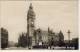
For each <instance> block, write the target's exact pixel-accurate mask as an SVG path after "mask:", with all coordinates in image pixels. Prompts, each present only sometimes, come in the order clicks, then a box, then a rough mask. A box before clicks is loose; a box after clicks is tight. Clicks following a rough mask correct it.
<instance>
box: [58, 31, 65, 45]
mask: <svg viewBox="0 0 80 52" xmlns="http://www.w3.org/2000/svg"><path fill="white" fill-rule="evenodd" d="M63 45H64V35H63V33H62V31H60V32H59V46H63Z"/></svg>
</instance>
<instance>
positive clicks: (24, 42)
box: [18, 33, 27, 47]
mask: <svg viewBox="0 0 80 52" xmlns="http://www.w3.org/2000/svg"><path fill="white" fill-rule="evenodd" d="M25 35H26V34H24V33H22V34H21V35H20V36H19V38H18V45H19V46H21V47H26V46H27V37H26V36H25Z"/></svg>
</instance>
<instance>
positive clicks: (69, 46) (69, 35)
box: [67, 30, 71, 48]
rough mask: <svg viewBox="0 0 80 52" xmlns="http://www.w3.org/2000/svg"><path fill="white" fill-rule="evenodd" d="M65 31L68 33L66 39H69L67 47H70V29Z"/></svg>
mask: <svg viewBox="0 0 80 52" xmlns="http://www.w3.org/2000/svg"><path fill="white" fill-rule="evenodd" d="M67 33H68V40H69V45H68V46H69V48H70V33H71V32H70V30H68V32H67Z"/></svg>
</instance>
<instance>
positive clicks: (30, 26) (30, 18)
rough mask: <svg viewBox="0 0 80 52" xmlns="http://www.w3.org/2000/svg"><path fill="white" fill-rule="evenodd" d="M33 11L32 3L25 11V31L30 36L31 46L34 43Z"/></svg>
mask: <svg viewBox="0 0 80 52" xmlns="http://www.w3.org/2000/svg"><path fill="white" fill-rule="evenodd" d="M34 22H35V13H34V11H33V6H32V3H31V4H30V6H29V10H28V13H27V33H28V36H29V37H30V40H29V41H30V42H31V46H34V45H35V38H34V31H35V24H34Z"/></svg>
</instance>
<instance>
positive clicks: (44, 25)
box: [0, 1, 78, 42]
mask: <svg viewBox="0 0 80 52" xmlns="http://www.w3.org/2000/svg"><path fill="white" fill-rule="evenodd" d="M30 3H32V5H33V9H34V12H35V14H36V17H35V18H36V19H35V27H36V29H37V28H41V29H42V30H46V31H47V29H48V27H50V29H51V30H53V31H54V32H56V33H59V31H60V30H62V32H63V34H64V39H68V34H67V31H68V30H70V31H71V34H70V37H71V39H72V38H75V37H78V16H77V1H32V2H31V1H26V2H25V1H0V4H1V5H0V19H1V27H4V28H5V29H7V30H8V32H9V41H14V42H17V40H18V37H19V35H20V34H21V33H22V32H27V11H28V9H29V5H30Z"/></svg>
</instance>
